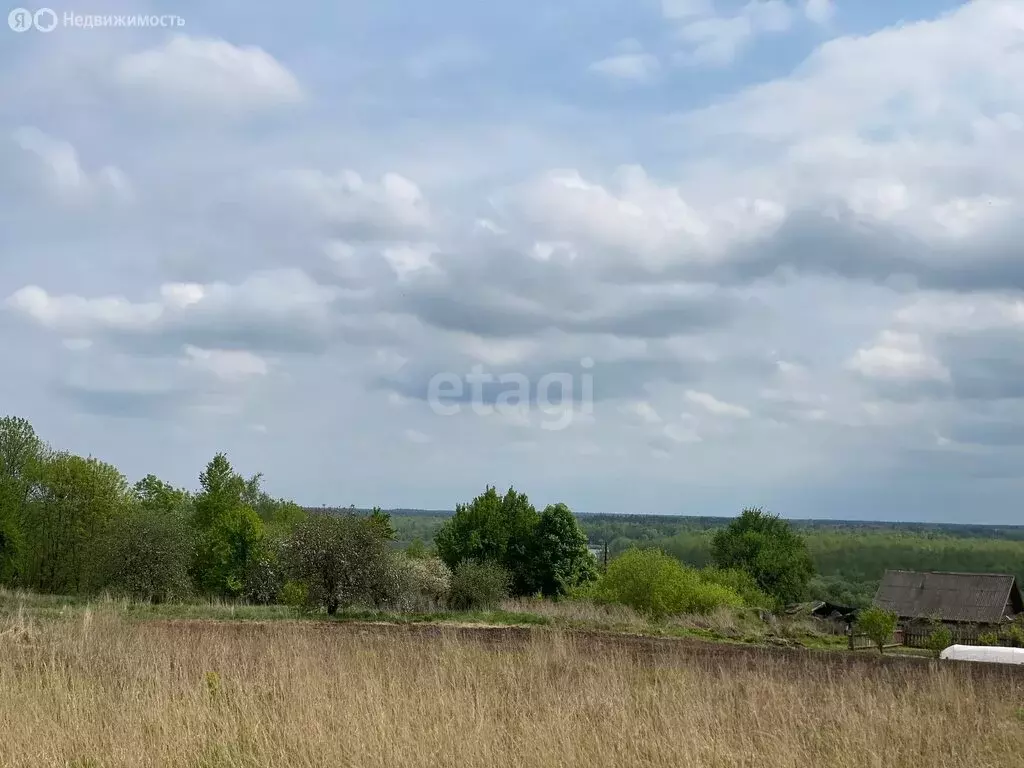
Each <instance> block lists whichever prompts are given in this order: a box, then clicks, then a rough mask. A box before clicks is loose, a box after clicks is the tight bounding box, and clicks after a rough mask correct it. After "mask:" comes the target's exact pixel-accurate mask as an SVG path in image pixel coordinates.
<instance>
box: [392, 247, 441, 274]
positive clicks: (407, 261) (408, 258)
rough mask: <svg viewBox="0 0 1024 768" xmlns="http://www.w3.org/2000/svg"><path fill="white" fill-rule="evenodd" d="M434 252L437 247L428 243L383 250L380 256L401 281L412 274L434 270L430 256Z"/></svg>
mask: <svg viewBox="0 0 1024 768" xmlns="http://www.w3.org/2000/svg"><path fill="white" fill-rule="evenodd" d="M436 252H437V246H435V245H431V244H429V243H417V244H411V243H403V244H401V245H393V246H390V247H387V248H385V249H384V250H383V251H381V255H382V256H383V257H384V260H385V261H386V262H387V263H388V265H389V266H390V267H391V269H393V270H394V272H395V274H396V275H397V276H398V278H399V279H400V280H401V279H403V278H406V277H408V276H409V275H410V274H412V273H414V272H419V271H421V270H424V269H431V268H434V267H435V264H434V262H433V261H432V260H431V256H433V255H434V254H435V253H436Z"/></svg>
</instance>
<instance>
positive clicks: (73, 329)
mask: <svg viewBox="0 0 1024 768" xmlns="http://www.w3.org/2000/svg"><path fill="white" fill-rule="evenodd" d="M334 295H335V294H334V291H333V289H331V288H329V287H324V286H321V285H318V284H317V283H315V282H313V281H312V280H311V279H310V278H309V277H308V276H307V275H305V274H304V273H303V272H301V271H298V270H278V271H272V272H266V273H262V274H254V275H251V276H250V277H248V278H246V279H245V280H243V281H242V282H240V283H237V284H230V283H209V284H195V283H167V284H164V285H162V286H161V287H160V290H159V293H158V295H157V296H156V297H154V298H152V299H151V300H149V301H131V300H129V299H127V298H125V297H123V296H105V297H97V298H88V297H83V296H78V295H74V294H66V295H51V294H50V293H49V292H47V291H46V289H44V288H41V287H39V286H34V285H32V286H26V287H24V288H21V289H19V290H17V291H15V292H14V293H13V294H11V295H10V296H9V297H8V299H7V306H8V307H9V308H10V309H12V310H13V311H15V312H17V313H19V314H21V315H23V316H25V317H27V318H28V319H30V320H32V321H34V322H35V323H37V324H38V325H40V326H43V327H45V328H47V329H49V330H53V331H57V332H59V333H62V334H72V333H85V334H89V335H103V336H106V337H108V338H110V339H112V340H115V341H119V342H121V343H124V344H139V343H152V344H158V345H159V344H164V345H168V344H169V345H172V346H179V345H181V344H192V345H194V347H196V348H197V349H199V350H202V349H208V348H213V349H224V350H232V349H236V350H237V349H241V350H246V349H255V350H267V349H269V350H282V351H301V350H310V349H320V348H322V347H323V346H324V345H326V344H328V343H329V342H330V340H331V332H332V330H333V325H332V315H331V311H330V307H331V303H332V302H333V300H334Z"/></svg>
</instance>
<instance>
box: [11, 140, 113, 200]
mask: <svg viewBox="0 0 1024 768" xmlns="http://www.w3.org/2000/svg"><path fill="white" fill-rule="evenodd" d="M13 139H14V141H15V143H17V145H18V146H19V147H21V148H22V149H23V150H25V151H26V152H29V153H31V154H33V155H35V156H36V157H37V158H38V160H39V161H40V164H41V168H42V171H43V174H44V182H45V184H46V185H47V186H48V187H49V188H50V189H51V190H52V191H53V192H54V193H55V194H56V195H57V196H58V198H60V199H62V200H65V201H90V200H95V199H96V198H97V197H100V196H107V197H110V198H111V199H114V200H117V201H120V202H128V201H130V200H131V199H132V186H131V183H130V182H129V181H128V177H127V176H126V175H125V174H124V172H123V171H122V170H121V169H120V168H117V167H116V166H113V165H106V166H103V167H102V168H100V169H99V170H97V171H95V172H93V173H90V172H88V171H86V170H85V168H83V167H82V164H81V162H80V161H79V159H78V152H77V151H76V150H75V148H74V146H72V145H71V144H70V143H69V142H67V141H62V140H60V139H55V138H53V137H51V136H48V135H47V134H45V133H43V132H42V131H40V130H39V129H38V128H32V127H22V128H19V129H17V130H16V131H15V132H14V135H13Z"/></svg>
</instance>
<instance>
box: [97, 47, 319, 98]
mask: <svg viewBox="0 0 1024 768" xmlns="http://www.w3.org/2000/svg"><path fill="white" fill-rule="evenodd" d="M115 77H116V79H117V81H118V82H119V83H120V84H121V85H123V86H125V87H126V88H130V89H132V90H133V91H134V92H136V93H138V94H141V95H142V96H143V97H147V98H155V99H159V100H165V101H167V102H169V103H170V104H171V105H172V106H174V107H185V108H190V109H201V110H204V111H205V110H212V111H215V112H223V113H245V112H252V111H257V110H264V109H267V108H273V107H279V106H282V105H287V104H294V103H296V102H299V101H301V100H302V99H303V90H302V88H301V86H300V85H299V82H298V80H296V79H295V76H294V75H293V74H292V73H291V72H289V71H288V69H287V68H285V67H284V66H283V65H282V64H281V63H280V62H278V61H277V60H276V59H275V58H274V57H273V56H271V55H270V54H269V53H267V52H266V51H265V50H263V49H262V48H260V47H258V46H252V45H249V46H235V45H232V44H231V43H229V42H227V41H226V40H219V39H214V38H199V37H190V36H188V35H177V36H175V37H172V38H171V39H170V40H168V41H167V42H166V43H165V44H164V45H162V46H160V47H157V48H151V49H148V50H145V51H141V52H138V53H132V54H127V55H125V56H123V57H121V59H120V60H119V61H118V63H117V66H116V69H115Z"/></svg>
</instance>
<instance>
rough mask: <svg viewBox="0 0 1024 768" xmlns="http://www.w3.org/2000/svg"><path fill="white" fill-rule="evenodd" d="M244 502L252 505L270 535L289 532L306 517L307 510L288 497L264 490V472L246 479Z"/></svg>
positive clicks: (243, 493) (243, 492)
mask: <svg viewBox="0 0 1024 768" xmlns="http://www.w3.org/2000/svg"><path fill="white" fill-rule="evenodd" d="M241 499H242V503H243V504H245V505H247V506H249V507H251V508H252V509H253V510H254V511H255V512H256V514H257V515H259V518H260V520H262V521H263V524H264V526H266V529H267V533H268V535H271V536H277V535H278V534H281V535H284V534H287V533H288V532H289V531H290V530H291V529H292V528H293V527H294V526H295V525H296V524H297V523H298V522H299V521H300V520H303V519H304V518H305V517H306V510H304V509H303V508H302V507H300V506H299V505H298V504H296V503H295V502H294V501H289V500H287V499H275V498H274V497H272V496H271V495H270V494H269V493H267V492H266V491H265V490H263V474H262V473H257V474H255V475H253V476H252V477H250V478H249V479H248V480H246V481H245V487H244V489H243V491H242V496H241Z"/></svg>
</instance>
